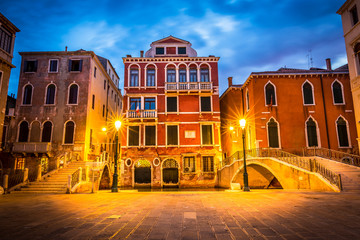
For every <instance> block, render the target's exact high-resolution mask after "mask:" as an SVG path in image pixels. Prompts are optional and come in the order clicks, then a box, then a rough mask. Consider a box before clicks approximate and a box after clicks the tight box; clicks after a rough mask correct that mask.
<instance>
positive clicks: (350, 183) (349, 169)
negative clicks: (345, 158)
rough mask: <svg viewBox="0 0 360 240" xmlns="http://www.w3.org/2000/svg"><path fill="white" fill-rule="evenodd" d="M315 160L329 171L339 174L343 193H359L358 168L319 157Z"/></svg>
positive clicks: (359, 174)
mask: <svg viewBox="0 0 360 240" xmlns="http://www.w3.org/2000/svg"><path fill="white" fill-rule="evenodd" d="M316 160H318V161H319V162H320V163H321V164H322V165H324V166H325V167H326V168H328V169H329V170H331V171H333V172H335V173H338V174H341V183H342V188H343V191H345V192H346V191H360V167H356V166H352V165H348V164H345V163H340V162H337V161H333V160H329V159H325V158H319V157H318V158H316Z"/></svg>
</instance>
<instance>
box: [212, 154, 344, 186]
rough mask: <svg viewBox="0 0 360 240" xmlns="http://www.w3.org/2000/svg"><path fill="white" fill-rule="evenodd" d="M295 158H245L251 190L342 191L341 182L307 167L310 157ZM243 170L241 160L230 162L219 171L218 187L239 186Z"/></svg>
mask: <svg viewBox="0 0 360 240" xmlns="http://www.w3.org/2000/svg"><path fill="white" fill-rule="evenodd" d="M291 160H293V158H291ZM295 160H296V161H297V164H291V161H289V159H287V158H286V159H285V158H281V157H279V158H276V157H249V158H247V159H246V166H247V172H248V179H249V187H250V189H269V188H282V189H311V190H321V191H336V192H338V191H340V190H341V183H340V185H338V184H334V182H332V181H329V180H328V179H327V178H325V177H324V176H323V175H322V174H321V173H319V172H320V171H314V170H313V167H311V166H310V165H311V164H310V163H311V159H309V158H300V157H295ZM299 160H302V161H303V162H302V164H303V165H304V166H301V164H299ZM289 162H290V163H289ZM308 163H309V164H308ZM325 170H326V169H325ZM326 171H327V170H326ZM243 173H244V161H243V159H234V160H233V161H232V162H231V163H230V164H228V165H225V166H224V167H222V168H221V169H219V170H218V186H219V187H223V188H229V189H233V190H236V189H241V188H242V186H243V182H244V181H243ZM335 178H336V176H335ZM339 181H340V179H339ZM339 186H340V187H339Z"/></svg>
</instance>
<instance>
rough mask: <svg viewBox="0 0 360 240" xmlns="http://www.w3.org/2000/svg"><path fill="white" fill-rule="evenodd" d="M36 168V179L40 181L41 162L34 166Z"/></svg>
mask: <svg viewBox="0 0 360 240" xmlns="http://www.w3.org/2000/svg"><path fill="white" fill-rule="evenodd" d="M36 170H37V176H36V181H40V180H41V164H39V165H37V166H36Z"/></svg>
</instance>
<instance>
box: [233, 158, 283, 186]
mask: <svg viewBox="0 0 360 240" xmlns="http://www.w3.org/2000/svg"><path fill="white" fill-rule="evenodd" d="M247 173H248V180H249V187H250V189H282V188H283V187H282V186H281V183H280V182H279V180H278V179H277V178H276V177H275V175H274V174H273V173H272V172H271V171H270V170H269V169H267V168H266V167H264V166H262V165H259V164H249V165H247ZM232 183H240V186H241V188H242V186H244V185H243V184H244V168H242V169H240V171H238V172H237V173H236V174H235V176H234V177H233V179H232Z"/></svg>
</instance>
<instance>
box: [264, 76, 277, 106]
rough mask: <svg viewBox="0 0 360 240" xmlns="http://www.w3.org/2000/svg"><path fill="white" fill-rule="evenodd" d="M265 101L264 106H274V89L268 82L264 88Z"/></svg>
mask: <svg viewBox="0 0 360 240" xmlns="http://www.w3.org/2000/svg"><path fill="white" fill-rule="evenodd" d="M265 100H266V105H269V106H273V105H276V96H275V87H274V85H273V84H272V83H270V82H269V83H268V84H266V86H265Z"/></svg>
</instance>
